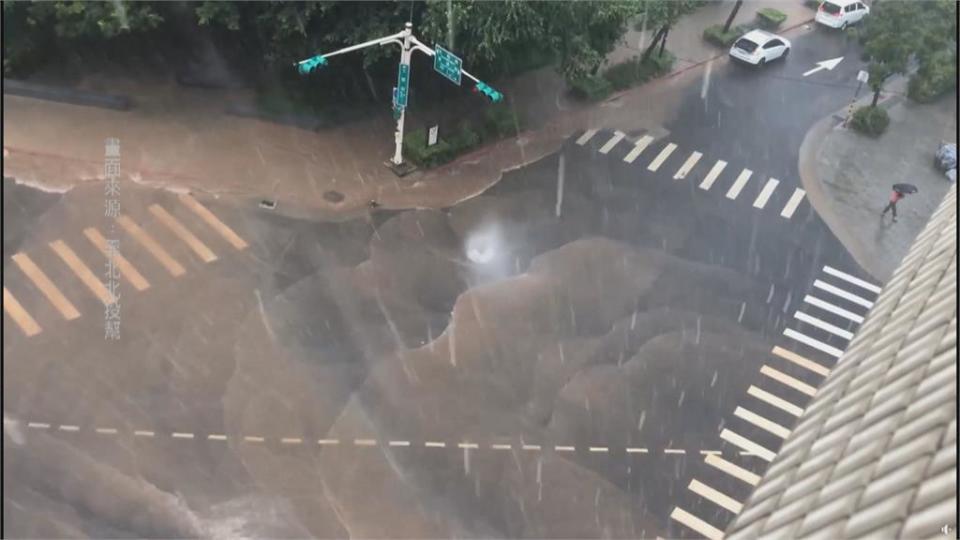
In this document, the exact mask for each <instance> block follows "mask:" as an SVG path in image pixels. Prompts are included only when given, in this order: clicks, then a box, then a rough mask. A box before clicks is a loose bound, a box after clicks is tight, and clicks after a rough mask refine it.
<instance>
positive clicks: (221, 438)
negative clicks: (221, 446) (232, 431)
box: [207, 433, 227, 441]
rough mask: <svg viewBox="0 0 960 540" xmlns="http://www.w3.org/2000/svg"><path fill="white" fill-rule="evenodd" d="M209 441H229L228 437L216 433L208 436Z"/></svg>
mask: <svg viewBox="0 0 960 540" xmlns="http://www.w3.org/2000/svg"><path fill="white" fill-rule="evenodd" d="M207 440H211V441H225V440H227V436H226V435H220V434H216V433H211V434H210V435H207Z"/></svg>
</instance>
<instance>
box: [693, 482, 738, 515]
mask: <svg viewBox="0 0 960 540" xmlns="http://www.w3.org/2000/svg"><path fill="white" fill-rule="evenodd" d="M687 488H688V489H689V490H690V491H692V492H694V493H696V494H697V495H700V496H701V497H703V498H704V499H706V500H708V501H710V502H712V503H714V504H716V505H717V506H720V507H722V508H725V509H727V510H729V511H731V512H733V513H734V514H739V513H740V512H741V511H742V510H743V504H741V503H740V502H739V501H737V500H736V499H734V498H733V497H730V496H729V495H726V494H723V493H721V492H719V491H717V490H715V489H713V488H712V487H710V486H708V485H706V484H704V483H703V482H701V481H699V480H691V481H690V485H689V486H687Z"/></svg>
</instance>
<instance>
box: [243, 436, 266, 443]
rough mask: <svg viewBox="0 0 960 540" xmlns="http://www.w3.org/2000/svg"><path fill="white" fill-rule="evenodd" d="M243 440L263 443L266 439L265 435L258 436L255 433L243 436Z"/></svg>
mask: <svg viewBox="0 0 960 540" xmlns="http://www.w3.org/2000/svg"><path fill="white" fill-rule="evenodd" d="M243 440H244V441H247V442H256V443H261V442H264V441H266V439H264V438H263V437H257V436H255V435H247V436H246V437H244V438H243Z"/></svg>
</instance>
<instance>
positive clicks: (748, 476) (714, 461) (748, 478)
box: [704, 455, 760, 486]
mask: <svg viewBox="0 0 960 540" xmlns="http://www.w3.org/2000/svg"><path fill="white" fill-rule="evenodd" d="M704 461H705V462H706V463H707V464H708V465H711V466H713V467H716V468H717V469H720V470H721V471H723V472H725V473H727V474H729V475H730V476H732V477H734V478H736V479H737V480H742V481H744V482H746V483H747V484H750V485H751V486H756V485H757V484H759V483H760V475H759V474H754V473H752V472H750V471H748V470H746V469H744V468H743V467H741V466H739V465H734V464H733V463H730V462H729V461H727V460H725V459H723V458H722V457H717V456H714V455H710V456H707V458H706V459H705V460H704Z"/></svg>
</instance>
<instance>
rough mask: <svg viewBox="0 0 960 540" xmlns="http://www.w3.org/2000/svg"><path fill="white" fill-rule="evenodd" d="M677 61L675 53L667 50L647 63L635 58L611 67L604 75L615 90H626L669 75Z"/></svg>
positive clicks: (651, 57)
mask: <svg viewBox="0 0 960 540" xmlns="http://www.w3.org/2000/svg"><path fill="white" fill-rule="evenodd" d="M675 61H676V57H675V56H674V55H673V53H671V52H670V51H666V50H665V51H663V54H652V55H651V56H650V58H648V59H647V61H646V62H644V61H643V60H642V59H641V57H638V56H634V57H633V58H631V59H630V60H626V61H624V62H621V63H619V64H615V65H613V66H611V67H610V68H609V69H607V71H605V72H604V73H603V78H604V79H606V80H607V81H608V82H609V83H610V86H611V87H613V89H614V90H626V89H627V88H630V87H631V86H634V85H637V84H642V83H645V82H647V81H649V80H650V79H653V78H656V77H659V76H661V75H663V74H665V73H668V72H669V71H670V70H671V69H672V68H673V63H674V62H675Z"/></svg>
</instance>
